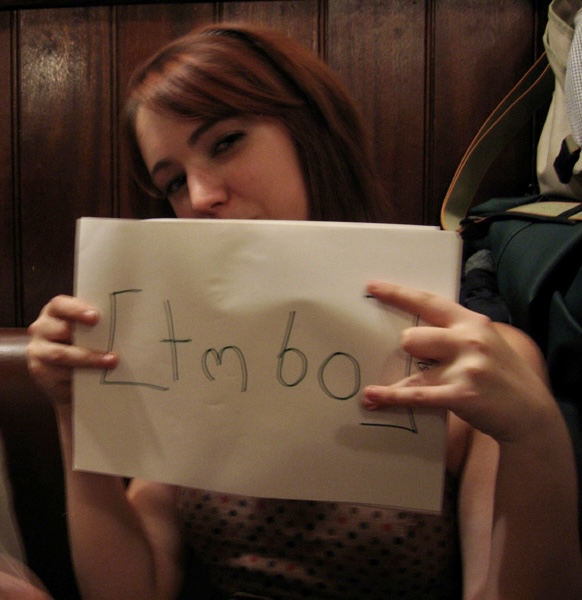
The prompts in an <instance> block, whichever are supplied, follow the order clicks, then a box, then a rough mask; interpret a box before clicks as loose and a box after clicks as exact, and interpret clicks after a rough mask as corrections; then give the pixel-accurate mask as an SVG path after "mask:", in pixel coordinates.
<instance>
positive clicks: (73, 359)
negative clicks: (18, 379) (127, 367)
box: [30, 341, 119, 369]
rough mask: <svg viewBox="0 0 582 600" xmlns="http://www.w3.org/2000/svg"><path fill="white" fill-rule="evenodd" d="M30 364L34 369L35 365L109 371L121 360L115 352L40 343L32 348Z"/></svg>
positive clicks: (45, 342)
mask: <svg viewBox="0 0 582 600" xmlns="http://www.w3.org/2000/svg"><path fill="white" fill-rule="evenodd" d="M31 346H32V345H31ZM30 362H31V364H32V368H33V369H34V368H35V365H39V367H40V368H44V367H47V366H51V367H66V368H69V369H71V368H96V369H109V368H113V367H115V366H116V365H117V363H118V362H119V360H118V357H117V355H116V354H115V353H113V352H101V351H97V350H92V349H90V348H84V347H82V346H72V345H69V344H59V343H54V342H48V341H39V342H37V343H36V344H35V346H34V348H31V361H30Z"/></svg>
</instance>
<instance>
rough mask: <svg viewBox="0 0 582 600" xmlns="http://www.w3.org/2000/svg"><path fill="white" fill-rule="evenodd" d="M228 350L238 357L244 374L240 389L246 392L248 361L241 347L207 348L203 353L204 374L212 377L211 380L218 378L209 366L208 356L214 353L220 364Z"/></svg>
mask: <svg viewBox="0 0 582 600" xmlns="http://www.w3.org/2000/svg"><path fill="white" fill-rule="evenodd" d="M227 350H231V351H232V352H234V353H235V354H236V355H237V357H238V360H239V363H240V369H241V375H242V383H241V388H240V391H241V392H246V391H247V381H248V369H247V361H246V360H245V357H244V354H243V353H242V352H241V350H240V348H237V347H236V346H225V347H224V348H221V349H220V351H217V350H216V349H215V348H208V350H206V352H204V354H203V355H202V371H203V372H204V375H206V378H207V379H210V381H215V380H216V378H215V377H214V376H213V375H212V373H211V372H210V369H209V368H208V356H210V355H212V356H213V357H214V360H215V362H216V364H217V365H218V366H220V365H222V357H223V355H224V353H225V352H226V351H227Z"/></svg>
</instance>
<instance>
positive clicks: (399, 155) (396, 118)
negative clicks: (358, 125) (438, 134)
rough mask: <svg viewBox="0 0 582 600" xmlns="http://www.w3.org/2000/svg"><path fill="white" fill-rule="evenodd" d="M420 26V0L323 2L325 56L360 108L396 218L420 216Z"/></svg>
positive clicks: (422, 61) (410, 219)
mask: <svg viewBox="0 0 582 600" xmlns="http://www.w3.org/2000/svg"><path fill="white" fill-rule="evenodd" d="M424 32H425V9H424V5H423V3H421V2H409V1H407V0H396V1H393V2H385V1H383V0H373V1H370V2H361V1H359V0H335V1H334V2H330V3H329V10H328V24H327V29H326V55H327V60H328V63H329V64H330V66H331V67H332V68H333V69H335V71H336V72H338V73H339V74H340V76H341V77H342V78H343V80H344V81H345V83H346V84H347V86H348V89H349V91H350V93H351V94H352V96H353V97H354V99H355V100H356V102H357V104H358V105H359V106H360V108H361V110H362V114H363V116H364V119H365V121H366V123H367V125H368V127H369V129H370V132H371V134H372V136H373V139H374V143H375V151H376V161H377V164H378V167H379V170H380V173H381V174H382V175H383V179H384V184H385V187H386V190H387V195H388V198H389V201H390V202H391V204H392V207H393V211H392V212H393V220H394V221H395V222H399V223H418V222H419V220H420V219H421V218H422V203H423V168H424V160H423V159H424V156H423V148H424V143H425V138H424V96H425V93H424V92H425V82H424V72H425V52H424Z"/></svg>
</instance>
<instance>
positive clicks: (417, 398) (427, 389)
mask: <svg viewBox="0 0 582 600" xmlns="http://www.w3.org/2000/svg"><path fill="white" fill-rule="evenodd" d="M417 382H418V377H417V376H412V377H410V378H407V379H405V380H403V381H401V382H400V383H398V384H396V385H392V386H379V385H369V386H367V387H366V388H365V390H364V406H365V407H366V408H368V409H370V410H376V409H379V408H383V407H389V406H392V407H393V406H399V407H404V408H436V407H438V408H445V409H449V410H453V411H455V412H457V411H458V408H459V406H458V405H459V402H458V401H456V400H455V398H457V396H458V394H459V386H458V385H456V384H454V383H448V384H443V385H412V383H417Z"/></svg>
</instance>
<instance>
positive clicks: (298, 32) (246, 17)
mask: <svg viewBox="0 0 582 600" xmlns="http://www.w3.org/2000/svg"><path fill="white" fill-rule="evenodd" d="M334 2H335V0H333V2H332V4H333V3H334ZM218 8H219V10H218V15H217V16H218V18H219V19H220V20H222V21H247V22H250V23H262V24H265V25H268V26H270V27H274V28H276V29H279V30H281V31H284V32H285V33H287V34H288V35H290V36H293V37H295V38H297V39H298V40H299V41H301V42H303V43H304V44H306V45H307V46H309V47H311V48H312V49H313V50H314V51H317V50H318V47H319V44H320V39H319V2H318V1H317V0H270V1H268V2H253V1H252V0H249V1H247V2H224V3H223V4H220V5H219V7H218Z"/></svg>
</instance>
